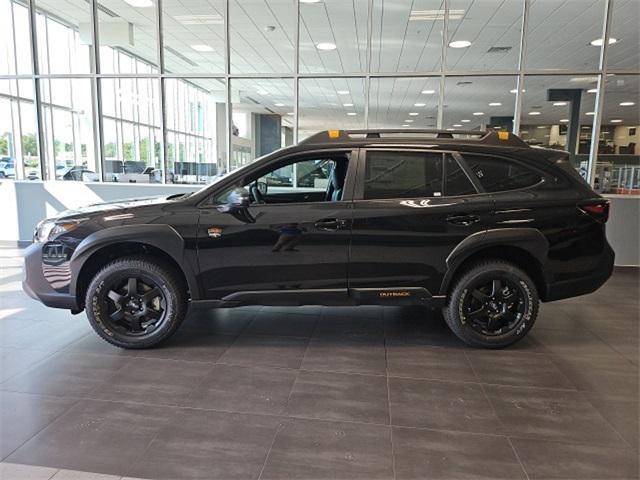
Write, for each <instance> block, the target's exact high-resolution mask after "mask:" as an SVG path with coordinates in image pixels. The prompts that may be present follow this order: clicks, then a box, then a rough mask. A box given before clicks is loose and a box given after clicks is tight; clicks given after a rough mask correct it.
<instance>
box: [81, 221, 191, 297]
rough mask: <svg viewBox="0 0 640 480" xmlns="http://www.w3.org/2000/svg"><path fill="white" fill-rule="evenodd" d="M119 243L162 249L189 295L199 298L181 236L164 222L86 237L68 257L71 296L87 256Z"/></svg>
mask: <svg viewBox="0 0 640 480" xmlns="http://www.w3.org/2000/svg"><path fill="white" fill-rule="evenodd" d="M119 242H127V243H141V244H146V245H150V246H152V247H155V248H157V249H159V250H162V251H163V252H164V253H166V254H167V255H168V256H169V257H171V258H172V259H173V260H174V261H175V262H176V264H177V265H178V266H179V267H180V268H181V269H182V273H183V274H184V276H185V278H186V280H187V284H188V286H189V291H190V292H191V298H192V299H193V300H199V299H200V289H199V288H198V282H197V276H196V274H195V271H194V268H193V266H192V265H190V263H189V261H188V260H187V259H186V258H185V255H184V253H185V247H184V239H183V238H182V237H181V236H180V234H179V233H178V232H177V231H176V230H175V229H174V228H173V227H171V226H170V225H166V224H147V225H145V224H139V225H121V226H117V227H111V228H107V229H104V230H98V231H96V232H94V233H92V234H91V235H89V236H87V237H86V238H85V239H84V240H82V242H80V244H79V245H78V247H77V248H76V249H75V250H74V252H73V254H72V256H71V260H70V264H71V285H70V287H69V293H71V295H74V296H76V295H77V286H78V278H79V274H80V272H81V271H82V267H83V266H84V265H85V263H86V261H87V260H88V259H89V258H90V257H91V255H93V254H94V253H95V252H97V251H98V250H99V249H101V248H103V247H107V246H109V245H111V244H114V243H119Z"/></svg>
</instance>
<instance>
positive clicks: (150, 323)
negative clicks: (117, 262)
mask: <svg viewBox="0 0 640 480" xmlns="http://www.w3.org/2000/svg"><path fill="white" fill-rule="evenodd" d="M106 301H107V303H108V311H109V316H108V322H109V323H110V324H111V326H112V327H113V328H114V329H115V330H118V331H120V332H122V333H125V334H128V335H146V334H148V333H150V332H152V331H153V330H155V329H156V328H158V327H160V326H161V325H162V322H163V321H164V319H165V317H166V298H165V296H164V293H163V292H162V289H160V287H159V286H158V285H156V284H155V282H154V281H152V280H148V279H145V278H140V277H133V276H130V277H129V278H126V279H123V280H122V281H120V282H119V284H118V285H114V286H113V287H112V288H111V289H110V290H109V291H108V292H107V299H106Z"/></svg>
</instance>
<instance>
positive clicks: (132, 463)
mask: <svg viewBox="0 0 640 480" xmlns="http://www.w3.org/2000/svg"><path fill="white" fill-rule="evenodd" d="M169 423H170V422H167V425H163V426H162V427H160V428H158V431H157V432H156V433H155V434H154V435H153V437H152V438H151V439H150V440H149V443H147V445H146V446H145V447H144V449H143V450H142V452H141V453H140V455H138V456H137V457H136V458H135V459H134V460H131V464H130V465H129V466H128V468H127V469H126V472H127V473H126V475H122V476H121V477H122V478H126V477H131V474H132V473H133V471H134V470H133V469H134V468H135V466H136V464H137V463H138V462H139V461H140V460H141V459H143V458H144V455H145V454H146V453H147V452H148V451H149V448H151V445H152V444H153V442H154V441H155V440H156V438H158V436H159V435H160V433H161V432H162V431H163V430H164V429H165V428H167V427H168V424H169Z"/></svg>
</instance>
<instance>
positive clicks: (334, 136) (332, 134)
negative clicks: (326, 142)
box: [327, 130, 340, 138]
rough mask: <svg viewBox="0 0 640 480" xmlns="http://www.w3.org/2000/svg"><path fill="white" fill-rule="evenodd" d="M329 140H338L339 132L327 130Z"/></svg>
mask: <svg viewBox="0 0 640 480" xmlns="http://www.w3.org/2000/svg"><path fill="white" fill-rule="evenodd" d="M327 132H328V133H329V138H340V130H327Z"/></svg>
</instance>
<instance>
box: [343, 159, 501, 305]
mask: <svg viewBox="0 0 640 480" xmlns="http://www.w3.org/2000/svg"><path fill="white" fill-rule="evenodd" d="M360 157H361V158H360V162H361V165H360V166H359V168H358V179H357V182H356V192H355V194H354V208H353V224H352V243H351V256H350V264H349V289H350V293H351V294H353V295H354V296H356V297H358V296H360V297H363V296H366V295H373V296H374V297H377V298H380V295H381V293H380V292H378V291H376V289H386V288H390V287H422V288H425V289H426V290H428V292H430V293H431V294H432V295H436V294H438V290H439V288H440V284H441V281H442V278H443V275H444V273H445V271H446V259H447V256H448V255H449V254H450V253H451V252H452V251H453V249H454V248H455V247H456V245H458V244H459V243H460V242H461V241H462V240H463V239H465V238H466V237H468V236H470V235H473V234H475V233H478V232H481V231H483V230H485V229H486V225H487V224H488V223H489V221H490V217H491V214H492V207H493V202H492V196H491V195H489V194H479V193H478V187H477V186H476V183H477V182H476V180H475V179H473V178H471V177H470V175H468V174H467V173H466V171H465V169H463V168H462V165H461V163H460V162H459V155H458V154H455V153H452V152H438V151H430V150H424V149H423V150H420V149H390V148H369V149H367V150H362V152H361V156H360ZM361 172H362V173H361ZM367 289H372V290H367ZM416 293H419V291H417V292H416ZM392 298H393V297H392V296H391V297H390V300H391V299H392ZM371 300H373V298H372V299H371Z"/></svg>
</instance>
